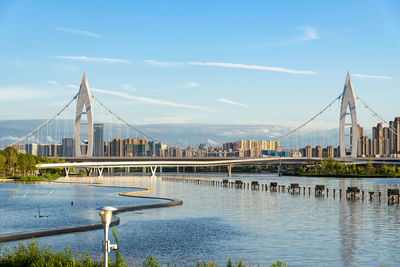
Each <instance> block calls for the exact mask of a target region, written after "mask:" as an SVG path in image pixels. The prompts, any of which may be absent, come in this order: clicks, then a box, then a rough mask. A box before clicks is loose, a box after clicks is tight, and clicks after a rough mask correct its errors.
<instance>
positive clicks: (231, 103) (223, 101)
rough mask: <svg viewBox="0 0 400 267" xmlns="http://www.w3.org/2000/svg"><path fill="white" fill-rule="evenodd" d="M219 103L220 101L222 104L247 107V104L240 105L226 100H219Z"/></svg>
mask: <svg viewBox="0 0 400 267" xmlns="http://www.w3.org/2000/svg"><path fill="white" fill-rule="evenodd" d="M217 101H218V102H221V103H226V104H230V105H235V106H241V107H247V105H246V104H243V103H239V102H236V101H232V100H229V99H225V98H219V99H217Z"/></svg>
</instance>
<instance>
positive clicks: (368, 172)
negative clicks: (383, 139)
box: [297, 158, 400, 177]
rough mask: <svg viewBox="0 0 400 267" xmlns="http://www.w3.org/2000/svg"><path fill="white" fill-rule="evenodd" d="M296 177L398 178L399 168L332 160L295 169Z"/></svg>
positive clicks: (370, 162)
mask: <svg viewBox="0 0 400 267" xmlns="http://www.w3.org/2000/svg"><path fill="white" fill-rule="evenodd" d="M297 174H298V175H312V176H316V175H323V176H341V175H344V176H381V177H400V167H396V166H394V165H380V166H375V165H373V164H372V159H371V160H370V161H369V162H368V163H367V164H366V165H363V166H360V165H355V164H344V163H341V162H339V161H336V160H334V159H332V158H328V159H325V160H323V161H320V162H317V163H315V165H313V166H308V167H305V166H301V167H298V168H297Z"/></svg>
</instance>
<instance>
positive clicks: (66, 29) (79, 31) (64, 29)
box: [55, 27, 101, 37]
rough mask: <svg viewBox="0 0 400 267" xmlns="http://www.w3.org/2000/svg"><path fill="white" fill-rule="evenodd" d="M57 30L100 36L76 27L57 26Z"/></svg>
mask: <svg viewBox="0 0 400 267" xmlns="http://www.w3.org/2000/svg"><path fill="white" fill-rule="evenodd" d="M55 29H56V30H57V31H64V32H70V33H73V34H82V35H86V36H89V37H100V36H101V35H100V34H97V33H94V32H91V31H82V30H76V29H72V28H63V27H56V28H55Z"/></svg>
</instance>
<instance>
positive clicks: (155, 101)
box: [91, 88, 210, 111]
mask: <svg viewBox="0 0 400 267" xmlns="http://www.w3.org/2000/svg"><path fill="white" fill-rule="evenodd" d="M91 90H92V91H94V92H98V93H103V94H109V95H116V96H121V97H124V98H129V99H133V100H136V101H140V102H144V103H149V104H156V105H163V106H171V107H179V108H188V109H200V110H206V111H210V109H209V108H206V107H201V106H195V105H188V104H179V103H174V102H169V101H165V100H159V99H154V98H148V97H142V96H133V95H129V94H127V93H121V92H116V91H109V90H103V89H98V88H91Z"/></svg>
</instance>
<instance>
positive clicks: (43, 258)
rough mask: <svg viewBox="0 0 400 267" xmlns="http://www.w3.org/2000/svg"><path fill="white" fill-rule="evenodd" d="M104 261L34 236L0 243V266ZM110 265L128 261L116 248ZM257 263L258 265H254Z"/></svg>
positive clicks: (153, 266)
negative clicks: (10, 243) (4, 244)
mask: <svg viewBox="0 0 400 267" xmlns="http://www.w3.org/2000/svg"><path fill="white" fill-rule="evenodd" d="M113 234H114V237H116V242H117V244H118V236H117V233H116V230H115V228H114V229H113ZM103 264H104V261H103V259H101V260H93V259H92V258H91V257H90V255H89V253H88V252H84V253H77V252H73V251H72V250H71V248H70V247H67V248H66V249H65V250H64V251H60V252H54V251H53V249H52V247H50V246H47V245H44V244H42V243H39V242H38V241H36V240H31V241H30V242H29V243H28V244H24V243H22V242H19V243H18V245H16V246H14V247H13V248H6V249H3V248H2V247H0V267H25V266H30V267H50V266H54V267H58V266H59V267H100V266H103ZM108 266H110V267H128V266H129V264H128V262H127V261H126V260H125V258H124V257H123V256H122V255H121V254H120V253H119V250H117V254H116V256H115V260H111V259H109V265H108ZM131 266H142V267H160V266H168V267H172V266H176V265H170V264H167V265H160V264H159V262H158V259H157V258H155V257H152V256H149V257H148V258H147V259H146V260H145V261H144V262H142V264H137V265H131ZM218 266H222V265H217V264H216V263H215V262H212V261H207V262H201V261H199V262H197V263H196V264H194V265H193V267H218ZM226 266H227V267H250V266H251V265H250V264H247V263H246V262H243V261H237V262H236V263H233V262H232V260H231V259H230V258H229V259H228V262H227V264H226ZM256 266H259V265H256ZM270 267H288V264H284V263H282V262H280V261H277V262H276V263H274V264H272V265H270Z"/></svg>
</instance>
